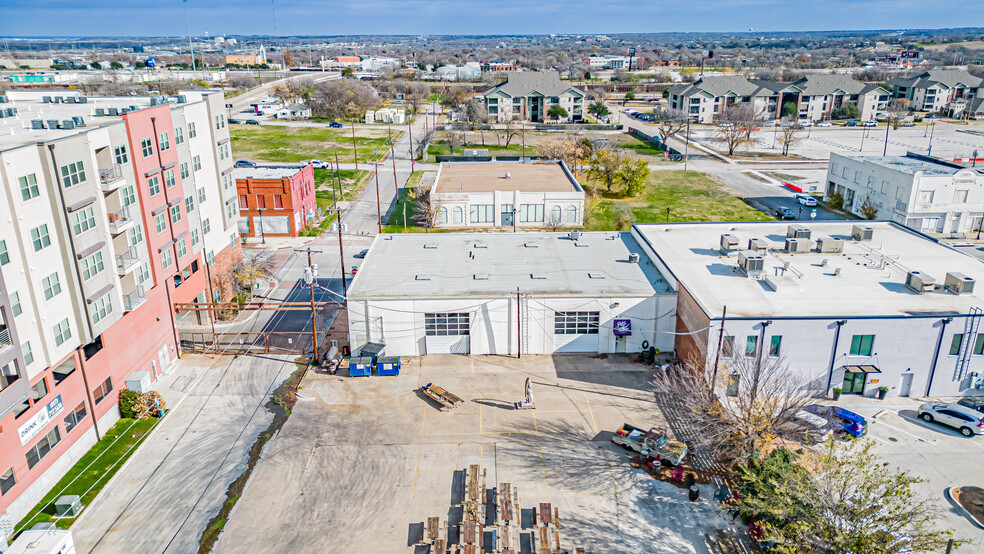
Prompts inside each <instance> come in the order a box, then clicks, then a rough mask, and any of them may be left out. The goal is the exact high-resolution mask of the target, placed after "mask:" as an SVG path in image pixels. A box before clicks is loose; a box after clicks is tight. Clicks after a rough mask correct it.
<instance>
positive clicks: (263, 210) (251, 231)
mask: <svg viewBox="0 0 984 554" xmlns="http://www.w3.org/2000/svg"><path fill="white" fill-rule="evenodd" d="M233 176H234V177H235V179H236V189H237V193H238V194H239V214H240V216H241V217H240V219H239V232H240V233H241V234H244V235H248V236H251V237H260V236H272V237H296V236H297V235H298V234H300V232H301V229H303V228H304V227H305V226H306V225H307V224H308V223H311V222H313V221H314V220H315V219H316V218H317V209H318V207H317V204H316V201H315V196H314V169H313V166H312V165H311V164H310V163H306V164H279V165H273V164H265V165H259V166H257V167H237V168H236V169H234V170H233Z"/></svg>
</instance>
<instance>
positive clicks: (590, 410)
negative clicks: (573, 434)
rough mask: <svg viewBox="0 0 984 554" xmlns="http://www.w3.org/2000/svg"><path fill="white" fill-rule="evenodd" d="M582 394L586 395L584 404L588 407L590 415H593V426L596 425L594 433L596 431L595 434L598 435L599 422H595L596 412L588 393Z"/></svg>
mask: <svg viewBox="0 0 984 554" xmlns="http://www.w3.org/2000/svg"><path fill="white" fill-rule="evenodd" d="M582 394H584V402H585V403H586V404H587V405H588V413H589V414H591V424H592V425H594V431H595V433H597V432H598V422H597V421H595V416H594V410H592V409H591V402H590V401H589V400H588V393H586V392H585V393H582Z"/></svg>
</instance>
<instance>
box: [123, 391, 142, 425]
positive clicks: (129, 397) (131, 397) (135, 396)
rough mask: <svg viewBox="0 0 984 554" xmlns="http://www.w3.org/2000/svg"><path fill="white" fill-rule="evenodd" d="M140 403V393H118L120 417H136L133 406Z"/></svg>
mask: <svg viewBox="0 0 984 554" xmlns="http://www.w3.org/2000/svg"><path fill="white" fill-rule="evenodd" d="M138 402H140V393H139V392H137V391H135V390H130V389H123V390H121V391H120V417H123V418H126V419H133V418H135V417H137V411H136V409H135V406H136V405H137V403H138Z"/></svg>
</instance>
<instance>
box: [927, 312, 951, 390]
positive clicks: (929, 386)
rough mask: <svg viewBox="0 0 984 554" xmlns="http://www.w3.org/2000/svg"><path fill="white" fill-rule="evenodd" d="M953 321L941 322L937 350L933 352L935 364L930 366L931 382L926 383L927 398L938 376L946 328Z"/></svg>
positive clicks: (945, 319) (942, 320) (943, 320)
mask: <svg viewBox="0 0 984 554" xmlns="http://www.w3.org/2000/svg"><path fill="white" fill-rule="evenodd" d="M952 321H953V318H952V317H944V318H943V319H941V320H940V335H939V336H938V337H936V349H935V350H933V364H932V365H930V366H929V380H928V381H927V382H926V396H929V391H930V390H932V388H933V377H934V376H935V375H936V363H937V361H939V358H940V347H941V346H942V345H943V333H945V332H946V326H947V325H948V324H950V322H952Z"/></svg>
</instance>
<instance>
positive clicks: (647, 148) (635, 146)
mask: <svg viewBox="0 0 984 554" xmlns="http://www.w3.org/2000/svg"><path fill="white" fill-rule="evenodd" d="M616 146H618V147H619V148H621V149H623V150H631V151H633V152H635V153H636V154H639V155H642V156H659V157H660V158H662V157H664V156H663V154H664V153H665V152H666V150H660V149H659V148H656V147H654V146H651V145H650V144H648V143H645V142H642V141H641V140H639V139H637V138H633V139H632V141H631V142H620V143H617V144H616Z"/></svg>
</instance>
